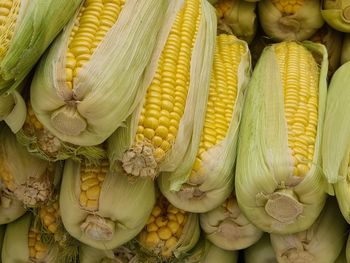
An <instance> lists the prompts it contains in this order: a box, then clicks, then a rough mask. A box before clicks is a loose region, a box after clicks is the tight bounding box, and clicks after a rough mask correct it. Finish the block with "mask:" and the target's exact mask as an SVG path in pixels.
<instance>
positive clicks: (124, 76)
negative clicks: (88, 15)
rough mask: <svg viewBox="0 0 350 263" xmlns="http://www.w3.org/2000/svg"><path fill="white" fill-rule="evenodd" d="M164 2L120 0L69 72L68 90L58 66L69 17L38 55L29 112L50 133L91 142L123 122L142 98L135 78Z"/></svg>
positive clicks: (149, 48)
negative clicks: (83, 59)
mask: <svg viewBox="0 0 350 263" xmlns="http://www.w3.org/2000/svg"><path fill="white" fill-rule="evenodd" d="M168 3H169V1H166V0H149V1H126V2H125V5H124V7H123V9H122V10H121V13H120V15H119V17H118V20H117V22H116V23H115V24H114V25H113V27H112V28H111V29H110V30H109V31H108V33H107V34H106V36H105V38H104V39H103V40H102V42H101V43H100V44H99V45H98V46H97V48H96V50H95V51H94V53H93V55H92V56H91V59H90V60H89V61H88V62H87V63H86V64H85V65H84V66H83V67H82V68H81V70H80V71H79V73H78V75H77V76H76V77H75V78H74V82H73V89H72V90H71V89H70V88H69V87H68V86H67V84H66V82H65V81H66V80H65V79H66V76H65V71H64V70H65V60H66V52H67V48H68V47H67V46H68V42H69V37H70V32H71V30H72V28H73V26H74V19H72V20H71V22H70V23H69V24H68V26H67V27H66V29H65V30H64V31H63V33H62V34H61V35H60V36H59V37H58V38H57V39H56V41H55V42H54V43H53V44H52V46H51V48H50V50H49V51H48V52H47V53H46V54H45V55H44V56H43V59H42V60H41V62H40V64H39V66H38V68H37V70H36V74H35V75H34V78H33V82H32V85H31V94H30V97H31V104H32V107H33V110H34V113H35V115H36V116H37V118H38V119H39V121H40V122H41V123H42V124H43V125H44V126H45V127H46V128H47V129H48V130H49V131H50V132H51V133H52V134H53V135H55V136H56V137H58V138H59V139H60V140H62V141H64V142H68V143H72V144H76V145H81V146H92V145H97V144H100V143H102V142H103V141H105V140H106V139H107V138H108V137H109V136H110V135H111V134H112V133H113V132H114V131H115V130H116V129H117V128H118V127H120V126H122V125H123V122H124V120H125V119H126V118H127V117H128V116H129V115H130V114H131V113H132V112H133V111H134V110H135V108H136V106H137V105H138V103H140V101H141V100H142V99H143V96H142V94H143V93H144V90H143V89H144V87H143V86H142V85H141V81H142V79H143V75H144V71H145V68H146V66H147V65H148V64H149V62H150V58H151V54H152V51H153V49H154V46H155V43H156V38H157V33H158V31H159V30H160V28H161V26H162V23H163V20H164V17H165V15H164V14H165V13H167V12H166V11H167V8H168ZM76 15H78V13H77V14H76Z"/></svg>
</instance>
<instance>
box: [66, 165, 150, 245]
mask: <svg viewBox="0 0 350 263" xmlns="http://www.w3.org/2000/svg"><path fill="white" fill-rule="evenodd" d="M79 173H80V164H79V163H78V162H74V161H72V160H67V161H66V163H65V167H64V172H63V178H62V185H61V192H60V205H61V206H60V209H61V217H62V222H63V224H64V226H65V228H66V229H67V231H68V232H69V233H70V235H72V236H73V237H74V238H76V239H78V240H79V241H80V242H82V243H84V244H86V245H89V246H91V247H95V248H97V249H114V248H116V247H118V246H120V245H122V244H124V243H126V242H127V241H129V240H131V239H132V238H134V237H135V236H136V235H137V234H138V233H139V232H140V231H141V229H142V228H143V226H144V225H145V224H146V222H147V220H148V217H149V215H150V213H151V211H152V208H153V206H154V203H155V189H154V184H153V182H152V181H151V180H138V181H135V182H131V181H130V180H129V178H128V177H127V176H125V174H123V171H122V170H120V171H119V172H116V173H111V172H108V173H107V175H106V178H105V180H104V183H103V185H102V188H101V192H100V196H99V208H98V210H97V211H95V212H89V211H86V210H85V209H84V208H82V207H81V206H80V203H79V183H80V178H79V176H78V175H79ZM115 200H120V202H115ZM123 200H124V201H123ZM140 204H142V207H141V208H140ZM72 211H75V213H72ZM89 219H93V220H92V221H93V222H92V223H90V224H89ZM84 223H86V224H87V225H88V227H90V229H93V230H94V229H95V230H96V231H95V233H96V236H99V235H100V236H103V235H104V232H103V231H104V230H105V229H107V232H108V234H109V238H105V239H104V238H103V237H101V240H99V237H96V236H95V235H94V233H92V232H89V231H87V230H89V229H87V228H84V227H83V225H84ZM86 224H85V225H86ZM104 227H106V228H104Z"/></svg>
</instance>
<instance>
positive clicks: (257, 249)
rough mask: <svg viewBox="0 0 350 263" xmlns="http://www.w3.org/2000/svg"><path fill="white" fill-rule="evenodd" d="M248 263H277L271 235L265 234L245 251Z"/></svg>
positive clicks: (245, 259) (245, 258)
mask: <svg viewBox="0 0 350 263" xmlns="http://www.w3.org/2000/svg"><path fill="white" fill-rule="evenodd" d="M244 261H245V262H246V263H256V262H259V263H277V259H276V255H275V251H274V250H273V247H272V245H271V241H270V235H269V234H267V233H265V234H264V235H263V236H262V237H261V238H260V240H259V241H258V242H256V243H255V244H254V245H252V246H250V247H248V248H247V249H245V250H244Z"/></svg>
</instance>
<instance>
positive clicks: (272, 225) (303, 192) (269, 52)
mask: <svg viewBox="0 0 350 263" xmlns="http://www.w3.org/2000/svg"><path fill="white" fill-rule="evenodd" d="M303 45H304V46H305V47H306V48H307V49H309V50H310V51H312V52H313V53H314V54H316V56H318V58H320V59H321V65H320V78H319V103H318V123H317V135H316V144H315V153H314V157H313V160H312V162H313V164H312V165H311V169H310V170H309V172H308V173H307V174H306V175H305V177H304V178H300V177H295V176H293V174H292V170H291V166H290V157H289V148H288V145H287V141H288V140H287V124H286V119H285V116H284V103H283V94H282V83H281V80H280V75H279V74H278V72H279V69H278V65H277V61H276V58H275V53H274V46H273V45H272V46H270V47H267V48H265V50H264V52H263V53H262V55H261V57H260V60H259V61H258V64H257V65H256V67H255V70H254V72H253V75H252V79H251V81H250V84H249V87H248V94H247V99H246V102H245V107H244V111H243V118H242V123H241V127H240V137H239V146H238V157H237V169H236V182H235V189H236V195H237V200H238V204H239V206H240V208H241V209H242V211H243V213H244V214H245V215H246V216H247V218H248V220H250V221H252V222H253V223H254V224H255V225H256V226H257V227H259V228H261V229H262V230H264V231H266V232H275V233H292V232H296V231H302V230H305V229H306V228H308V227H309V226H310V225H311V224H312V223H313V222H314V221H315V220H316V218H317V216H318V215H319V213H320V212H321V210H322V207H323V206H324V203H325V199H326V194H325V190H326V189H325V183H324V181H323V177H322V173H321V169H320V161H321V156H320V142H321V137H322V130H323V119H324V111H325V102H326V101H325V100H326V92H327V90H326V87H327V83H326V76H327V68H328V67H327V66H328V60H327V52H326V49H325V47H324V46H323V45H321V44H315V43H311V42H304V44H303ZM271 207H272V208H274V210H273V213H271V212H270V213H269V214H268V210H267V209H270V208H271Z"/></svg>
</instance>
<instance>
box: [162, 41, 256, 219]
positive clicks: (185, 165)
mask: <svg viewBox="0 0 350 263" xmlns="http://www.w3.org/2000/svg"><path fill="white" fill-rule="evenodd" d="M236 41H237V43H241V44H243V45H244V47H245V51H246V52H245V53H244V54H243V55H242V56H241V57H240V63H239V66H238V72H237V75H238V77H237V97H236V100H235V104H234V105H235V106H234V111H233V114H232V117H231V120H230V124H229V129H228V131H227V133H226V136H225V138H224V139H223V140H222V141H221V142H219V143H218V144H216V145H215V146H213V147H212V148H211V149H209V150H208V151H207V152H206V153H205V154H204V155H203V160H202V168H201V169H203V170H204V172H203V175H201V176H203V179H202V180H203V183H201V184H198V185H195V186H193V188H189V189H190V192H188V188H186V185H185V184H186V183H187V182H188V180H189V178H190V175H191V171H192V168H193V165H194V163H195V160H196V156H197V153H198V145H199V144H198V141H197V140H195V139H194V138H196V137H195V136H197V137H198V138H200V137H201V134H202V130H200V131H199V134H198V133H196V134H195V136H194V137H192V141H191V144H190V147H189V148H188V150H187V152H186V153H185V156H184V157H183V161H182V164H181V165H180V166H178V167H177V168H176V169H175V170H174V171H172V172H163V173H162V174H161V175H160V177H159V178H158V186H159V188H160V190H161V192H162V194H163V195H164V196H165V197H166V198H167V199H168V200H169V201H170V202H171V203H173V204H174V205H175V206H176V207H179V208H181V209H183V210H186V211H190V212H194V213H204V212H208V211H210V210H212V209H214V208H215V207H217V206H218V205H220V204H221V203H222V202H223V201H224V200H225V199H226V198H227V197H228V196H229V195H230V193H231V192H232V190H233V184H234V171H233V167H234V164H235V160H236V150H237V140H238V130H239V125H240V122H241V116H242V109H243V103H244V100H245V93H246V89H247V86H248V81H249V78H250V70H251V68H250V67H251V60H250V53H249V49H248V45H247V43H246V42H245V41H242V40H238V39H237V40H236ZM199 118H205V112H204V114H203V115H201V116H198V117H197V118H195V119H196V120H198V119H199ZM194 189H195V190H194ZM192 190H194V191H198V192H200V193H201V194H200V196H199V197H198V196H195V195H194V194H193V192H191V191H192Z"/></svg>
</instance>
